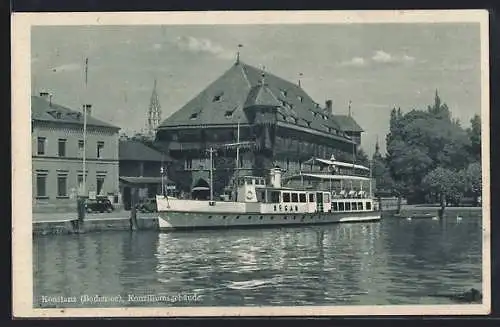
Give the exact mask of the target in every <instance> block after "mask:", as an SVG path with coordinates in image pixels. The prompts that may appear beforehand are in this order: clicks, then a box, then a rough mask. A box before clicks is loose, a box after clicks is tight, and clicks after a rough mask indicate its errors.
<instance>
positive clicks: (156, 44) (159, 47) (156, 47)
mask: <svg viewBox="0 0 500 327" xmlns="http://www.w3.org/2000/svg"><path fill="white" fill-rule="evenodd" d="M153 49H155V50H160V49H161V44H160V43H155V44H153Z"/></svg>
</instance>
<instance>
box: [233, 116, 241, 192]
mask: <svg viewBox="0 0 500 327" xmlns="http://www.w3.org/2000/svg"><path fill="white" fill-rule="evenodd" d="M236 144H237V145H236V174H235V177H236V178H235V192H234V195H235V199H234V200H235V201H238V178H239V172H240V122H239V119H238V131H237V138H236Z"/></svg>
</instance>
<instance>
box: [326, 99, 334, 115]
mask: <svg viewBox="0 0 500 327" xmlns="http://www.w3.org/2000/svg"><path fill="white" fill-rule="evenodd" d="M325 105H326V109H327V110H328V111H329V112H331V113H332V114H333V108H332V100H326V101H325Z"/></svg>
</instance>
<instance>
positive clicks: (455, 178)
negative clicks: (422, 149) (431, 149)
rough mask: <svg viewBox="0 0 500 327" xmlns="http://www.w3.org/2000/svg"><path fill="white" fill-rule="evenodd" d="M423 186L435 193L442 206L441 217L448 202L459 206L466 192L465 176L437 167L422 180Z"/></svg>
mask: <svg viewBox="0 0 500 327" xmlns="http://www.w3.org/2000/svg"><path fill="white" fill-rule="evenodd" d="M422 184H423V186H424V187H425V188H426V189H427V190H428V191H429V192H431V193H434V194H435V195H436V196H437V198H438V201H439V204H440V207H441V209H440V211H439V216H440V217H442V216H443V214H444V210H445V208H446V205H447V203H448V202H451V203H453V204H458V203H459V202H460V199H461V197H462V194H463V190H464V179H463V174H460V173H459V172H456V171H453V170H450V169H447V168H443V167H437V168H435V169H434V170H432V171H430V172H429V173H428V174H427V175H426V176H425V177H424V179H423V180H422Z"/></svg>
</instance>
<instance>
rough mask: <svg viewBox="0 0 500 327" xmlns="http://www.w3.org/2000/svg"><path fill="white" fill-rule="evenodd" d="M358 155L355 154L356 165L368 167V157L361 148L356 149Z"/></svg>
mask: <svg viewBox="0 0 500 327" xmlns="http://www.w3.org/2000/svg"><path fill="white" fill-rule="evenodd" d="M357 152H358V153H357V154H356V163H357V164H358V165H363V166H366V167H368V166H369V165H370V160H369V159H368V155H367V154H366V152H365V151H364V150H363V149H362V148H358V151H357Z"/></svg>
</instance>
